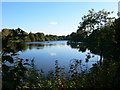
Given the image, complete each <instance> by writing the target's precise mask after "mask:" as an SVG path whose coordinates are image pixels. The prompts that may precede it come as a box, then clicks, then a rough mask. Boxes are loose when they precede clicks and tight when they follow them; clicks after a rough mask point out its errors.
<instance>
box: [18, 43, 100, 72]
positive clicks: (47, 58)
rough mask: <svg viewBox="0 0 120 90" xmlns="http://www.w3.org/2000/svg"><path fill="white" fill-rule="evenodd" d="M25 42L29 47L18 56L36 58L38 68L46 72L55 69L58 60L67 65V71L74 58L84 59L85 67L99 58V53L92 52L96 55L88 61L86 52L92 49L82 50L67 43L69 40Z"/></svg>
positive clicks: (88, 66)
mask: <svg viewBox="0 0 120 90" xmlns="http://www.w3.org/2000/svg"><path fill="white" fill-rule="evenodd" d="M24 44H26V45H28V47H27V49H26V50H24V51H19V52H18V53H19V55H17V56H18V57H20V58H23V59H34V60H35V61H34V63H35V66H36V69H38V70H41V69H42V70H43V71H44V73H47V72H48V71H50V70H54V68H55V61H56V60H58V63H59V65H60V66H61V67H65V71H66V72H68V70H69V66H70V63H71V60H73V59H78V60H82V65H83V68H90V67H92V64H94V63H96V62H97V61H98V60H99V56H98V55H94V54H92V53H91V54H90V55H91V56H94V57H93V58H91V59H90V60H89V62H88V63H86V62H85V58H86V54H87V53H89V52H90V51H89V50H88V49H87V50H86V51H85V52H81V51H79V50H78V49H75V48H72V47H71V46H70V45H67V41H46V42H26V43H24Z"/></svg>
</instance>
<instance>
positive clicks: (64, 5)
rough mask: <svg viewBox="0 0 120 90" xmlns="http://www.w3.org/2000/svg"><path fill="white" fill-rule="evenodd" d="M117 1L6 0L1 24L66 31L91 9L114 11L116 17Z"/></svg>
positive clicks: (35, 29) (28, 30)
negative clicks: (59, 0)
mask: <svg viewBox="0 0 120 90" xmlns="http://www.w3.org/2000/svg"><path fill="white" fill-rule="evenodd" d="M117 5H118V4H117V2H3V3H2V28H10V29H15V28H18V27H20V28H21V29H23V30H24V31H26V32H34V33H36V32H43V33H45V34H55V35H67V34H70V33H71V32H75V31H76V30H77V28H78V25H79V22H80V21H81V17H82V16H84V15H86V14H87V12H88V10H89V9H91V8H94V9H95V11H98V10H102V9H105V10H107V11H114V14H113V15H114V16H115V17H117V14H116V13H117V11H118V6H117Z"/></svg>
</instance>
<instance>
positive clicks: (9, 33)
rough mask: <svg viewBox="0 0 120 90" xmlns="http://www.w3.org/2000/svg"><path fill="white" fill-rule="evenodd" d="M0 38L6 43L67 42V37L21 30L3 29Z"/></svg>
mask: <svg viewBox="0 0 120 90" xmlns="http://www.w3.org/2000/svg"><path fill="white" fill-rule="evenodd" d="M0 38H2V40H3V42H4V41H6V40H7V41H8V40H9V41H12V42H34V41H40V42H41V41H54V40H67V39H68V37H66V36H56V35H45V34H44V33H40V32H37V33H32V32H30V33H27V32H25V31H23V30H22V29H20V28H17V29H3V30H2V32H0Z"/></svg>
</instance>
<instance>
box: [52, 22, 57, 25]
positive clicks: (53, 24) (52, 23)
mask: <svg viewBox="0 0 120 90" xmlns="http://www.w3.org/2000/svg"><path fill="white" fill-rule="evenodd" d="M50 24H53V25H55V24H58V23H57V22H50Z"/></svg>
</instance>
